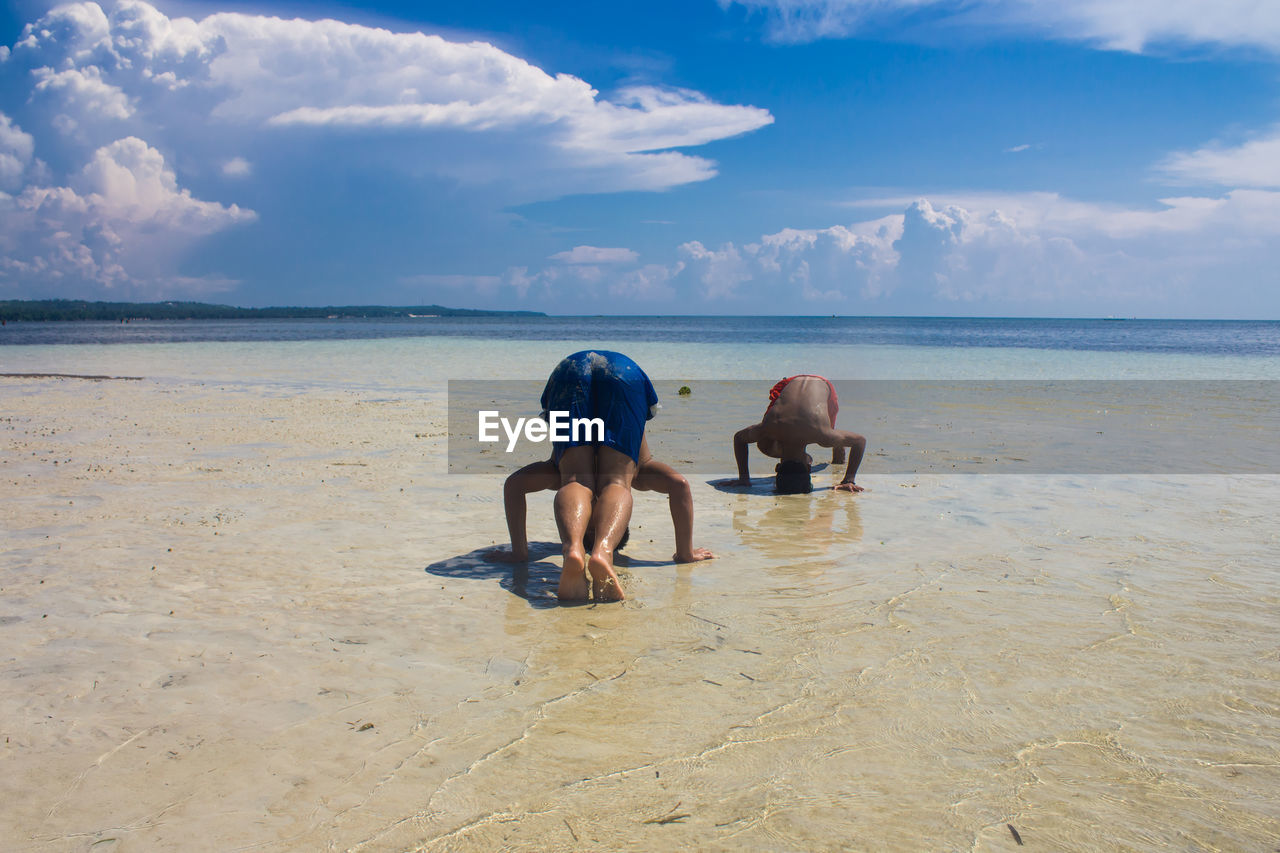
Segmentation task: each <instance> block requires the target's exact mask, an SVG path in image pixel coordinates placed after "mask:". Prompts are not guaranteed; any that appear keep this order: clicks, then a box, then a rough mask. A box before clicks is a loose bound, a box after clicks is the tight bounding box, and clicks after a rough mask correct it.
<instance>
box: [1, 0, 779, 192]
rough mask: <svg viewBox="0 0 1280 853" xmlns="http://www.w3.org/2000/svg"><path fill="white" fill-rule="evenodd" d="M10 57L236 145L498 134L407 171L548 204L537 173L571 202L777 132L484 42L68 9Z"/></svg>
mask: <svg viewBox="0 0 1280 853" xmlns="http://www.w3.org/2000/svg"><path fill="white" fill-rule="evenodd" d="M10 61H11V62H12V63H13V64H14V65H15V66H19V67H27V68H30V73H31V74H33V75H34V77H35V80H36V82H35V84H34V85H35V93H36V94H42V95H46V96H49V97H53V96H55V95H56V96H58V98H59V104H58V106H59V108H61V109H62V110H63V112H64V114H66V115H68V116H70V117H71V118H72V119H76V120H82V119H83V118H85V117H88V116H93V117H96V118H114V119H117V120H123V119H126V118H131V117H136V118H138V119H140V120H142V121H143V122H147V123H154V124H156V125H160V124H163V123H168V122H165V121H164V119H163V117H162V116H161V115H160V114H161V112H162V111H177V113H178V114H179V115H183V116H186V117H188V118H191V119H195V120H196V121H197V124H198V125H199V126H200V127H202V128H207V127H210V126H215V127H217V128H218V129H219V131H220V132H221V133H223V134H225V135H230V136H234V135H237V134H239V135H241V136H243V135H244V134H246V133H254V134H260V133H263V132H266V131H268V130H269V129H270V128H275V129H277V131H281V130H286V129H290V128H293V129H300V128H310V129H313V130H324V131H326V132H333V131H335V130H341V129H346V130H348V131H359V132H365V133H379V134H386V133H388V132H392V131H406V130H407V131H416V132H417V133H418V134H420V137H419V138H420V139H423V140H429V139H431V138H432V137H431V134H440V133H448V132H455V133H457V132H461V133H464V134H467V135H486V136H487V137H488V138H489V142H488V143H487V144H488V145H489V146H494V147H496V148H497V149H498V150H492V149H491V148H487V147H485V146H478V147H472V148H470V150H469V152H468V157H467V158H465V159H467V160H468V161H470V162H468V163H467V164H463V165H460V164H457V162H456V161H457V160H459V159H462V158H453V157H438V158H433V157H432V156H431V154H432V151H431V149H430V148H429V147H428V148H427V149H425V150H424V149H422V148H421V147H419V148H417V149H416V150H415V151H414V154H413V156H412V157H409V156H408V155H406V164H405V165H409V166H413V167H415V168H422V167H423V166H424V164H425V165H426V166H427V167H428V168H430V169H432V170H435V171H437V172H439V173H442V174H447V175H450V176H451V177H454V178H457V179H461V180H469V181H475V182H500V181H506V182H508V183H511V184H520V183H521V182H522V180H523V181H525V182H527V183H530V184H531V185H533V186H535V187H536V193H546V192H548V191H550V182H547V181H538V180H536V173H537V172H538V171H539V169H542V170H550V171H552V172H554V173H556V175H557V177H558V178H559V179H561V180H562V181H565V183H564V184H563V185H562V186H561V188H560V193H561V194H563V193H565V192H589V191H595V192H607V191H612V190H618V189H665V188H667V187H671V186H676V185H679V184H682V183H688V182H690V181H698V180H705V179H707V178H709V177H711V176H713V175H714V174H715V168H714V164H712V163H711V162H710V161H708V160H705V159H703V158H699V157H696V156H691V155H687V154H683V153H679V152H675V151H672V150H671V149H675V148H684V147H689V146H697V145H703V144H705V143H707V142H711V141H714V140H718V139H725V138H727V137H731V136H735V135H738V134H742V133H747V132H749V131H752V130H756V129H758V128H760V127H763V126H764V125H766V124H769V123H770V122H772V121H773V117H772V116H771V115H770V114H769V113H768V112H767V111H766V110H763V109H759V108H757V107H752V106H739V105H726V104H718V103H715V102H713V101H711V100H709V99H708V98H706V97H705V96H703V95H701V94H699V93H697V92H692V91H688V90H683V89H661V88H657V87H651V86H648V87H632V88H628V89H624V90H623V91H621V92H619V93H617V94H616V95H615V96H614V97H613V98H612V99H608V98H605V97H603V96H602V95H601V94H600V93H599V92H598V91H596V90H595V89H593V88H592V87H591V86H590V85H589V84H588V83H587V82H586V81H584V80H581V79H579V78H577V77H573V76H571V75H568V74H555V75H552V74H548V73H547V72H545V71H543V70H542V69H541V68H538V67H537V66H535V65H532V64H531V63H529V62H526V61H525V60H523V59H520V58H519V57H516V56H512V55H511V54H508V53H506V52H504V51H502V50H500V49H498V48H497V47H494V46H493V45H491V44H487V43H484V42H469V43H459V42H452V41H448V40H446V39H444V38H442V37H440V36H438V35H430V34H425V33H420V32H409V33H396V32H391V31H389V30H385V29H377V28H372V27H365V26H360V25H356V24H348V23H343V22H341V21H335V20H321V21H305V20H297V19H294V20H284V19H281V18H274V17H265V16H259V15H247V14H241V13H220V14H214V15H210V16H208V17H206V18H203V19H201V20H198V21H197V20H193V19H190V18H170V17H167V16H166V15H164V14H163V13H162V12H160V11H159V10H157V9H156V8H155V7H153V6H151V5H149V4H147V3H143V2H141V0H118V2H117V3H115V4H113V5H108V6H106V7H105V8H104V7H102V6H99V5H98V4H96V3H81V4H76V5H72V6H63V7H58V8H57V9H54V10H52V11H50V12H49V13H48V14H47V15H45V17H44V18H42V19H41V20H40V21H38V22H36V23H35V24H32V25H30V26H29V27H28V28H27V29H26V31H25V32H24V34H23V37H22V39H20V40H19V41H18V43H17V44H16V45H15V46H14V49H13V55H12V56H11V58H10ZM177 92H180V93H181V98H180V99H178V98H175V97H173V95H174V93H177ZM184 105H185V106H184ZM171 120H172V117H171V116H170V118H169V121H171ZM497 140H501V142H498V141H497ZM476 161H483V164H481V165H478V164H477V162H476ZM455 166H456V168H455ZM530 173H535V174H534V176H533V179H531V180H525V179H526V178H528V177H529V175H530Z"/></svg>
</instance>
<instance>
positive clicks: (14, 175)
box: [0, 112, 35, 190]
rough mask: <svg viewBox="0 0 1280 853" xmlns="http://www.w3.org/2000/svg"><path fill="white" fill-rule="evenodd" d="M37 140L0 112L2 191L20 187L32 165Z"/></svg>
mask: <svg viewBox="0 0 1280 853" xmlns="http://www.w3.org/2000/svg"><path fill="white" fill-rule="evenodd" d="M34 152H35V140H34V139H32V137H31V134H29V133H24V132H23V130H22V128H20V127H18V126H17V125H16V124H14V123H13V120H12V119H10V118H9V117H8V116H7V115H5V114H4V113H2V112H0V190H8V189H13V188H14V187H16V186H20V185H21V183H22V177H23V175H24V174H25V173H26V171H27V168H28V167H29V166H30V165H31V157H32V154H33V153H34Z"/></svg>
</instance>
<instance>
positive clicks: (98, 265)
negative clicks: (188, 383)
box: [0, 137, 254, 298]
mask: <svg viewBox="0 0 1280 853" xmlns="http://www.w3.org/2000/svg"><path fill="white" fill-rule="evenodd" d="M71 183H72V185H70V186H28V187H27V188H25V189H24V190H23V191H22V192H21V193H20V194H18V195H16V196H7V195H6V196H0V223H2V224H3V226H4V227H3V233H2V234H0V249H2V250H3V251H2V254H0V287H3V288H5V289H12V288H16V287H18V286H21V287H23V288H25V289H26V292H25V293H24V295H28V296H31V295H48V296H65V295H71V294H72V293H74V294H77V295H88V293H89V292H92V291H89V290H88V288H94V289H96V290H97V291H99V292H100V291H102V290H107V291H113V292H115V293H116V294H117V295H118V296H120V297H128V298H132V297H142V296H154V297H158V296H161V295H164V294H168V293H179V294H195V293H207V292H211V291H215V290H220V289H225V288H226V287H228V286H230V285H231V284H232V282H230V281H228V280H227V279H225V278H221V277H214V278H209V279H201V278H194V277H190V276H181V275H178V274H177V273H176V272H175V266H176V264H175V259H176V258H177V257H178V256H180V254H181V252H182V251H183V250H184V249H186V248H187V247H188V246H189V245H190V244H191V242H192V241H195V240H198V239H200V238H202V237H205V236H208V235H209V234H212V233H214V232H216V231H219V230H221V229H223V228H226V227H228V226H230V225H233V224H235V223H238V222H245V221H249V220H252V219H253V218H254V213H253V212H252V211H247V210H243V209H241V208H239V207H238V206H236V205H230V206H223V205H221V204H217V203H215V202H208V201H201V200H199V199H196V198H193V197H192V195H191V193H190V192H189V191H188V190H185V189H182V188H180V187H179V186H178V184H177V179H176V177H175V175H174V173H173V171H172V170H171V169H170V168H169V167H168V166H167V165H166V164H165V161H164V158H163V157H162V156H161V154H160V152H158V151H156V150H155V149H154V148H151V147H150V146H148V145H147V144H146V143H145V142H143V141H142V140H141V139H137V138H135V137H126V138H124V139H120V140H117V141H115V142H113V143H111V144H110V145H107V146H104V147H102V148H100V149H98V150H97V151H96V152H94V154H93V157H92V158H91V159H90V161H89V162H88V163H87V164H86V165H85V166H84V168H83V169H82V170H81V171H80V173H79V174H78V175H75V176H74V177H73V180H72V182H71Z"/></svg>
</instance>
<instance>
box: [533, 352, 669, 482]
mask: <svg viewBox="0 0 1280 853" xmlns="http://www.w3.org/2000/svg"><path fill="white" fill-rule="evenodd" d="M657 405H658V394H657V392H656V391H654V390H653V383H651V382H650V381H649V377H648V376H646V375H645V373H644V371H643V370H641V369H640V366H639V365H638V364H636V363H635V362H634V361H632V360H631V359H629V358H627V357H626V356H625V355H622V354H621V353H616V352H609V351H608V350H584V351H582V352H575V353H574V354H573V355H571V356H567V357H566V358H565V359H564V360H562V361H561V362H560V363H559V364H557V365H556V369H555V370H553V371H551V376H550V378H548V379H547V387H546V388H544V389H543V391H542V411H543V416H544V417H546V416H547V413H548V412H553V411H557V412H568V413H569V417H570V418H600V419H601V420H602V421H604V440H603V441H589V440H587V439H586V436H585V431H584V435H583V436H581V437H580V439H579V440H577V441H574V440H572V439H570V440H569V441H558V442H556V443H555V459H556V461H557V462H559V461H560V457H561V456H562V455H564V452H565V451H566V450H568V449H569V448H570V447H579V446H588V445H590V446H595V447H612V448H613V449H614V450H617V451H618V452H620V453H625V454H627V455H628V456H630V457H631V459H632V460H633V461H634V462H635V463H636V464H637V465H638V464H639V463H640V442H641V441H642V440H643V439H644V425H645V421H647V420H649V418H651V417H653V414H654V411H655V409H656V408H657ZM592 437H593V438H594V436H592Z"/></svg>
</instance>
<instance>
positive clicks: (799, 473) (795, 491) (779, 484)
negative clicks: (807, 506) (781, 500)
mask: <svg viewBox="0 0 1280 853" xmlns="http://www.w3.org/2000/svg"><path fill="white" fill-rule="evenodd" d="M774 471H775V472H776V473H775V475H774V478H773V488H774V490H775V491H776V492H777V493H778V494H780V495H807V494H809V493H810V492H812V491H813V480H812V479H811V478H810V477H809V466H808V465H806V464H805V463H803V462H793V461H789V460H784V461H782V462H779V463H778V465H777V467H776V468H774Z"/></svg>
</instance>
